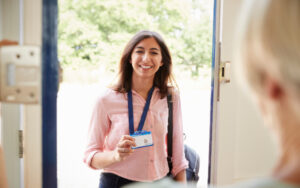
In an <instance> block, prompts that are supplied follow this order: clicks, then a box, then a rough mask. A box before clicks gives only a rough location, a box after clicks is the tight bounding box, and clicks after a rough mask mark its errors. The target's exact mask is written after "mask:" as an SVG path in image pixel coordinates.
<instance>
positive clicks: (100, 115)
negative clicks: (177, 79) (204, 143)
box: [84, 88, 188, 182]
mask: <svg viewBox="0 0 300 188" xmlns="http://www.w3.org/2000/svg"><path fill="white" fill-rule="evenodd" d="M132 98H133V114H134V129H135V131H136V130H137V127H138V124H139V121H140V118H141V114H142V112H143V109H144V105H145V103H146V100H145V99H144V98H143V97H142V96H141V95H139V94H138V93H137V92H135V91H132ZM168 115H169V112H168V104H167V97H164V98H163V99H161V95H160V93H159V89H158V88H155V89H154V92H153V95H152V99H151V103H150V107H149V111H148V113H147V117H146V121H145V124H144V127H143V130H146V131H151V132H152V139H153V146H149V147H143V148H138V149H135V150H134V151H133V153H132V154H131V155H130V156H128V157H127V158H126V159H125V160H123V161H121V162H117V163H114V164H112V165H109V166H107V167H105V168H104V169H103V172H110V173H114V174H116V175H119V176H121V177H123V178H126V179H130V180H134V181H144V182H149V181H154V180H158V179H161V178H163V177H165V176H166V175H167V173H168V171H169V167H168V162H167V139H166V138H167V131H168ZM182 133H183V132H182V115H181V104H180V97H179V94H178V93H176V92H174V93H173V157H172V162H173V169H172V174H173V175H174V176H175V175H176V174H177V173H178V172H180V171H182V170H184V169H186V168H187V166H188V162H187V160H186V159H185V156H184V150H183V134H182ZM123 135H129V122H128V103H127V93H126V94H125V93H119V92H117V91H114V90H111V89H108V90H107V91H106V92H105V93H104V94H102V95H101V96H100V97H99V98H98V99H97V102H96V105H95V107H94V110H93V113H92V118H91V121H90V126H89V131H88V144H87V147H86V151H85V155H84V162H85V163H86V164H87V165H88V166H89V167H91V168H93V167H92V166H91V161H92V158H93V156H94V155H95V154H96V153H98V152H105V151H113V150H114V149H115V148H116V147H117V143H118V142H119V140H120V139H121V137H122V136H123Z"/></svg>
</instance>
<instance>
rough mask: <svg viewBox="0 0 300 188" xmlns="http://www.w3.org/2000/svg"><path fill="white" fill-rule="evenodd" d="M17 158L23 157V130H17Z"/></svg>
mask: <svg viewBox="0 0 300 188" xmlns="http://www.w3.org/2000/svg"><path fill="white" fill-rule="evenodd" d="M18 134H19V158H23V154H24V145H23V130H19V132H18Z"/></svg>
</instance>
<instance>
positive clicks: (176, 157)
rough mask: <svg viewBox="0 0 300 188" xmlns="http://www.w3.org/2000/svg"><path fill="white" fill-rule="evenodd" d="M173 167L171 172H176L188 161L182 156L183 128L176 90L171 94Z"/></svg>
mask: <svg viewBox="0 0 300 188" xmlns="http://www.w3.org/2000/svg"><path fill="white" fill-rule="evenodd" d="M172 163H173V169H172V174H173V176H176V175H177V173H179V172H180V171H182V170H184V169H186V168H187V167H188V161H187V160H186V158H185V156H184V147H183V128H182V113H181V102H180V96H179V93H178V92H174V94H173V157H172Z"/></svg>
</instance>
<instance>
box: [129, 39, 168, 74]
mask: <svg viewBox="0 0 300 188" xmlns="http://www.w3.org/2000/svg"><path fill="white" fill-rule="evenodd" d="M130 63H131V64H132V68H133V73H132V77H133V79H135V78H151V79H154V76H155V73H156V72H157V71H158V69H159V67H160V66H162V65H163V63H162V55H161V49H160V46H159V45H158V43H157V42H156V40H155V39H154V38H147V39H144V40H142V41H140V42H139V43H138V44H137V45H136V46H135V48H134V49H133V51H132V54H131V60H130Z"/></svg>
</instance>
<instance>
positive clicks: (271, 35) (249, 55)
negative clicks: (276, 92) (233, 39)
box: [235, 0, 300, 95]
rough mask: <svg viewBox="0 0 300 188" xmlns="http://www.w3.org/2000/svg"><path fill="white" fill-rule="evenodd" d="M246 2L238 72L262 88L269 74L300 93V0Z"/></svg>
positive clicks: (256, 88) (238, 57)
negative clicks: (265, 76) (265, 77)
mask: <svg viewBox="0 0 300 188" xmlns="http://www.w3.org/2000/svg"><path fill="white" fill-rule="evenodd" d="M245 1H246V2H245V4H244V5H245V6H244V7H243V8H244V9H243V13H244V14H243V15H242V16H241V20H240V22H239V23H240V25H239V32H238V34H239V36H238V37H237V38H238V39H237V41H238V43H237V45H236V51H235V52H236V54H237V55H236V57H235V63H236V64H237V65H236V67H237V69H238V71H237V72H238V74H242V77H244V78H245V79H246V81H247V82H248V83H249V85H250V88H253V89H255V90H260V89H261V86H262V83H263V79H264V75H266V74H267V73H268V74H270V75H272V76H273V77H274V78H275V79H277V80H278V81H279V82H282V83H284V84H285V85H290V86H291V87H293V88H294V89H296V91H297V93H298V94H299V95H300V1H299V0H245Z"/></svg>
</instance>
